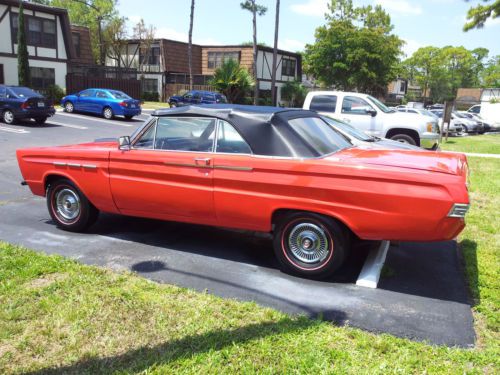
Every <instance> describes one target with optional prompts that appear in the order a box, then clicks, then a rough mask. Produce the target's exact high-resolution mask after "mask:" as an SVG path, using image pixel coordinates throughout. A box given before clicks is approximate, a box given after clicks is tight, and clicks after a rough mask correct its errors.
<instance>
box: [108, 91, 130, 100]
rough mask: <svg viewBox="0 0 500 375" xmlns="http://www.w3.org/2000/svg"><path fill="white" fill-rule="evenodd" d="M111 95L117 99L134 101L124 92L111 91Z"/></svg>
mask: <svg viewBox="0 0 500 375" xmlns="http://www.w3.org/2000/svg"><path fill="white" fill-rule="evenodd" d="M109 93H110V94H111V95H112V96H113V98H115V99H132V98H131V97H130V96H128V95H127V94H125V93H124V92H121V91H109Z"/></svg>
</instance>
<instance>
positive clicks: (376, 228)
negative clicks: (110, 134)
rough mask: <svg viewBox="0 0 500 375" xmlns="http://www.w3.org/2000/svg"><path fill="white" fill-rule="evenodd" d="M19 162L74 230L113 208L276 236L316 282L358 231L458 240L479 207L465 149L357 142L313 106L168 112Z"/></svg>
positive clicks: (24, 152) (285, 262)
mask: <svg viewBox="0 0 500 375" xmlns="http://www.w3.org/2000/svg"><path fill="white" fill-rule="evenodd" d="M17 158H18V161H19V166H20V168H21V172H22V175H23V178H24V179H25V182H26V183H27V184H28V185H29V187H30V189H31V191H32V192H33V193H34V194H36V195H40V196H46V197H47V205H48V210H49V213H50V215H51V217H52V218H53V220H54V221H55V223H56V224H57V225H58V226H59V227H61V228H62V229H65V230H69V231H83V230H85V228H87V227H88V226H89V225H91V224H92V223H94V222H95V221H96V219H97V216H98V213H99V211H103V212H108V213H116V214H122V215H131V216H140V217H147V218H155V219H161V220H171V221H183V222H189V223H197V224H206V225H214V226H222V227H230V228H240V229H246V230H252V231H264V232H272V233H273V235H274V249H275V253H276V256H277V258H278V260H279V262H280V264H281V266H282V268H283V270H284V271H286V272H290V273H294V274H298V275H301V276H305V277H312V278H320V277H325V276H328V275H330V274H331V273H332V272H334V271H335V270H336V269H337V268H338V267H340V265H341V264H342V262H343V260H344V259H345V257H346V255H347V253H348V251H349V243H350V239H351V238H359V239H365V240H382V239H384V240H396V241H441V240H449V239H452V238H454V237H456V236H457V235H458V234H459V233H460V231H461V230H462V229H463V228H464V226H465V223H464V216H465V214H466V212H467V209H468V207H469V197H468V191H467V179H468V166H467V159H466V157H465V155H462V154H455V153H446V152H434V151H420V150H418V151H413V150H395V149H392V150H391V149H387V150H384V149H380V147H377V148H374V149H370V148H369V147H368V148H367V147H363V148H361V147H357V146H354V145H353V144H351V143H350V142H349V141H348V139H347V138H346V137H345V136H343V135H342V134H341V133H339V132H337V131H336V130H335V129H333V128H332V127H330V126H329V125H328V124H327V123H326V122H325V121H324V120H323V119H322V118H321V117H320V116H319V115H318V114H316V113H315V112H311V111H307V110H291V109H282V108H274V107H251V106H230V105H219V106H210V107H203V106H190V107H181V108H175V109H166V110H159V111H156V112H155V113H154V114H153V116H152V117H151V119H150V120H149V121H148V122H146V123H145V124H144V125H143V126H142V127H140V128H139V129H138V130H137V131H136V132H134V134H132V135H131V136H130V137H128V136H125V137H121V138H120V139H119V140H109V139H108V140H101V141H99V140H97V141H95V142H93V143H86V144H78V145H70V146H61V147H47V148H43V147H40V148H29V149H21V150H18V151H17Z"/></svg>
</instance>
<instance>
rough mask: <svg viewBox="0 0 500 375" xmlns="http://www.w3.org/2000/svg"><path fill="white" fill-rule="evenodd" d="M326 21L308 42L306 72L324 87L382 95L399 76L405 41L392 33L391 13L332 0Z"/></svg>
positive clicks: (347, 0)
mask: <svg viewBox="0 0 500 375" xmlns="http://www.w3.org/2000/svg"><path fill="white" fill-rule="evenodd" d="M328 9H329V13H327V14H326V17H325V18H326V21H327V24H326V25H324V26H320V27H318V28H317V29H316V31H315V39H316V40H315V42H314V44H308V45H306V49H305V53H304V68H305V71H306V72H307V73H308V74H310V75H312V76H314V78H315V79H316V80H317V81H319V83H320V84H321V85H322V86H327V87H331V86H333V87H336V88H339V89H342V90H351V91H352V90H355V89H357V90H359V91H363V92H367V93H371V94H375V95H378V94H383V93H385V91H386V87H387V84H388V83H389V82H390V81H391V80H392V79H394V78H395V77H396V73H397V71H396V68H397V66H398V63H399V56H400V55H401V47H402V45H403V41H402V40H401V39H400V38H398V37H397V36H396V35H394V34H392V33H391V32H392V29H393V26H392V24H391V20H390V16H389V15H388V14H387V13H386V12H385V11H384V10H383V9H382V8H381V7H380V6H376V7H372V6H366V7H361V8H355V7H354V6H353V3H352V0H332V1H331V3H330V4H329V5H328Z"/></svg>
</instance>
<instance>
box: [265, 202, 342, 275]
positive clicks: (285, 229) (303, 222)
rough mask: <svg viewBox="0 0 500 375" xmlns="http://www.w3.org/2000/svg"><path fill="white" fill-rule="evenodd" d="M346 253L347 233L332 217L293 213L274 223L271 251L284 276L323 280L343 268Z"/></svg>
mask: <svg viewBox="0 0 500 375" xmlns="http://www.w3.org/2000/svg"><path fill="white" fill-rule="evenodd" d="M348 250H349V235H348V233H346V231H345V230H344V229H343V227H342V226H341V225H339V224H338V223H337V222H336V221H335V220H333V219H331V218H328V217H325V216H322V215H318V214H314V213H306V212H294V213H291V214H287V215H285V216H284V217H282V218H281V219H280V220H279V222H278V223H276V232H275V236H274V252H275V254H276V257H277V259H278V261H279V263H280V265H281V269H282V270H283V271H284V272H286V273H290V274H293V275H297V276H301V277H307V278H313V279H323V278H326V277H328V276H330V275H331V274H333V273H334V272H335V271H336V270H337V269H338V268H339V267H340V266H341V265H342V263H343V262H344V259H345V258H346V255H347V253H348Z"/></svg>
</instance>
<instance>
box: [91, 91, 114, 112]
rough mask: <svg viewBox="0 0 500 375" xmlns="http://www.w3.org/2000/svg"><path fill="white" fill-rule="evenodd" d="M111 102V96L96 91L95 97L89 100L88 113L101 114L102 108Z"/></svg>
mask: <svg viewBox="0 0 500 375" xmlns="http://www.w3.org/2000/svg"><path fill="white" fill-rule="evenodd" d="M110 100H111V96H110V95H109V94H108V93H107V92H106V91H104V90H96V93H95V96H94V97H91V98H89V101H90V111H91V112H94V113H98V114H101V113H102V111H103V110H104V107H106V106H107V105H108V102H109V101H110Z"/></svg>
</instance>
